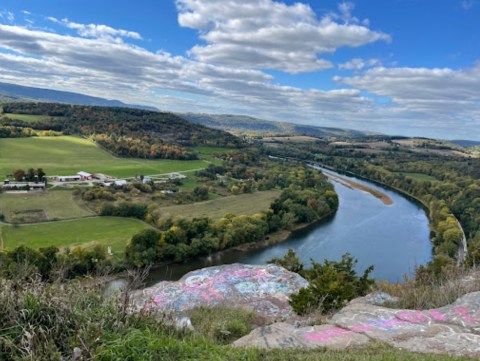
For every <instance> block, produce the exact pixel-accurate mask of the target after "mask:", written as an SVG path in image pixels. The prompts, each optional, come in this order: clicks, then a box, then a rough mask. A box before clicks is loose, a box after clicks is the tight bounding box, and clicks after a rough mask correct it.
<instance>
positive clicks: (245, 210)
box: [160, 190, 281, 219]
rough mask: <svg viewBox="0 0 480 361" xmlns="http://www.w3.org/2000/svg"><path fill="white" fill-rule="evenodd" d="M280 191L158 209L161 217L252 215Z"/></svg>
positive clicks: (266, 206)
mask: <svg viewBox="0 0 480 361" xmlns="http://www.w3.org/2000/svg"><path fill="white" fill-rule="evenodd" d="M280 193H281V191H278V190H271V191H264V192H256V193H247V194H240V195H238V196H228V197H223V198H218V199H214V200H209V201H204V202H197V203H193V204H183V205H178V206H169V207H163V208H161V209H160V211H161V217H162V218H168V217H170V216H171V217H177V216H178V217H184V218H194V217H211V218H213V219H220V218H222V217H223V216H224V215H225V214H227V213H232V214H236V215H240V214H245V215H252V214H255V213H258V212H261V211H265V210H267V209H268V208H269V207H270V204H271V203H272V201H273V200H274V199H276V198H278V197H279V196H280Z"/></svg>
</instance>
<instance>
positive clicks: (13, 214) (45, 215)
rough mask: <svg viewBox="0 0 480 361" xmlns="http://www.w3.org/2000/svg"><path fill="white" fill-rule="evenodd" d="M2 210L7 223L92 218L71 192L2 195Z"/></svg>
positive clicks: (0, 200)
mask: <svg viewBox="0 0 480 361" xmlns="http://www.w3.org/2000/svg"><path fill="white" fill-rule="evenodd" d="M0 210H1V212H2V213H3V215H4V216H5V220H6V221H7V222H18V223H24V222H42V221H51V220H55V219H70V218H82V217H87V216H91V215H92V212H90V211H89V210H88V209H87V208H86V207H85V206H83V205H82V204H81V203H77V201H76V200H75V199H74V198H73V195H72V192H71V191H47V192H29V193H3V194H0Z"/></svg>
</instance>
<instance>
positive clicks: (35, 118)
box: [4, 113, 61, 123]
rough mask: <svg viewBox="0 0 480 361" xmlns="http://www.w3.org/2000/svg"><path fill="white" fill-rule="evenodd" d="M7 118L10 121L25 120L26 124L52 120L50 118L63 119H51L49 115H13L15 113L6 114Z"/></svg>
mask: <svg viewBox="0 0 480 361" xmlns="http://www.w3.org/2000/svg"><path fill="white" fill-rule="evenodd" d="M4 115H5V116H6V117H8V118H10V119H17V120H23V121H24V122H32V123H33V122H37V121H39V120H44V119H50V118H57V119H59V118H61V117H51V116H48V115H32V114H13V113H5V114H4Z"/></svg>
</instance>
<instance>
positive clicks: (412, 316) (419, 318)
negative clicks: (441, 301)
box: [397, 311, 430, 324]
mask: <svg viewBox="0 0 480 361" xmlns="http://www.w3.org/2000/svg"><path fill="white" fill-rule="evenodd" d="M397 317H399V318H400V319H402V320H405V321H408V322H410V323H415V324H419V323H427V322H429V321H430V319H429V318H428V317H426V316H425V315H424V314H423V313H422V312H421V311H403V312H400V313H399V314H398V315H397Z"/></svg>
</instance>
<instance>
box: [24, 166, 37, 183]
mask: <svg viewBox="0 0 480 361" xmlns="http://www.w3.org/2000/svg"><path fill="white" fill-rule="evenodd" d="M25 180H27V181H29V182H33V181H34V180H35V169H33V168H28V170H27V174H26V175H25Z"/></svg>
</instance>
